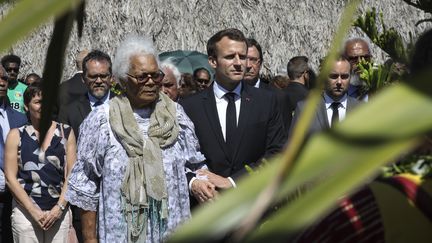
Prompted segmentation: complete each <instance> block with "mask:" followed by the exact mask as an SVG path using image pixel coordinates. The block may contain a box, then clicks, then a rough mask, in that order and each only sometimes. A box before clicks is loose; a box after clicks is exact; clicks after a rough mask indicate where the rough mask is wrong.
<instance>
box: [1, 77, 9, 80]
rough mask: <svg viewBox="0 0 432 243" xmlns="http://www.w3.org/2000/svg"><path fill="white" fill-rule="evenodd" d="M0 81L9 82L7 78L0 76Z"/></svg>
mask: <svg viewBox="0 0 432 243" xmlns="http://www.w3.org/2000/svg"><path fill="white" fill-rule="evenodd" d="M0 79H1V80H4V81H8V80H9V77H8V76H0Z"/></svg>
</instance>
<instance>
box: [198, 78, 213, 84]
mask: <svg viewBox="0 0 432 243" xmlns="http://www.w3.org/2000/svg"><path fill="white" fill-rule="evenodd" d="M195 81H196V82H197V83H200V84H208V83H209V82H210V79H203V78H197V79H195Z"/></svg>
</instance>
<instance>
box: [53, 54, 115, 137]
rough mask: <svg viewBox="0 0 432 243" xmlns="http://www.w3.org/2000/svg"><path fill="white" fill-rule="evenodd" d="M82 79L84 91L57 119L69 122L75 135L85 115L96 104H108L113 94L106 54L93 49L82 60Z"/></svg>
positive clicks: (109, 61)
mask: <svg viewBox="0 0 432 243" xmlns="http://www.w3.org/2000/svg"><path fill="white" fill-rule="evenodd" d="M82 66H83V74H82V79H83V81H81V82H83V83H84V84H85V85H86V93H85V94H82V95H81V96H80V97H78V98H77V99H76V100H75V101H73V102H71V103H70V104H69V105H67V106H66V107H65V108H64V109H62V110H61V111H60V114H59V118H58V120H59V121H60V122H63V123H66V124H69V125H70V126H71V127H72V129H73V130H74V133H75V134H76V137H77V138H78V136H79V126H80V125H81V123H82V121H83V120H84V119H85V118H86V117H87V115H88V114H89V113H90V112H91V111H92V110H93V109H95V108H96V107H97V106H99V105H102V106H108V102H109V100H110V98H112V96H113V94H112V93H111V92H110V88H111V79H112V69H111V58H110V57H109V56H108V54H106V53H104V52H102V51H99V50H94V51H91V52H90V53H88V55H87V56H86V57H85V58H84V60H83V65H82Z"/></svg>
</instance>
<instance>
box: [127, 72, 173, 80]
mask: <svg viewBox="0 0 432 243" xmlns="http://www.w3.org/2000/svg"><path fill="white" fill-rule="evenodd" d="M126 75H127V76H129V77H131V78H134V79H136V80H137V81H138V83H146V82H147V81H148V80H149V79H150V78H151V79H152V80H153V82H155V83H159V82H161V81H162V79H163V78H164V77H165V73H163V72H162V71H161V70H159V71H157V72H155V73H143V74H141V75H140V76H133V75H130V74H129V73H126Z"/></svg>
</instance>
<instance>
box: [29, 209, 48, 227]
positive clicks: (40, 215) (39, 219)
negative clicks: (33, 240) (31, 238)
mask: <svg viewBox="0 0 432 243" xmlns="http://www.w3.org/2000/svg"><path fill="white" fill-rule="evenodd" d="M29 213H30V215H31V216H32V218H33V219H34V221H35V222H36V223H37V224H38V225H39V226H40V227H41V228H42V229H43V225H44V222H45V218H46V214H45V213H44V212H43V211H42V210H41V209H40V208H38V207H34V208H33V209H32V210H30V211H29Z"/></svg>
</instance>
